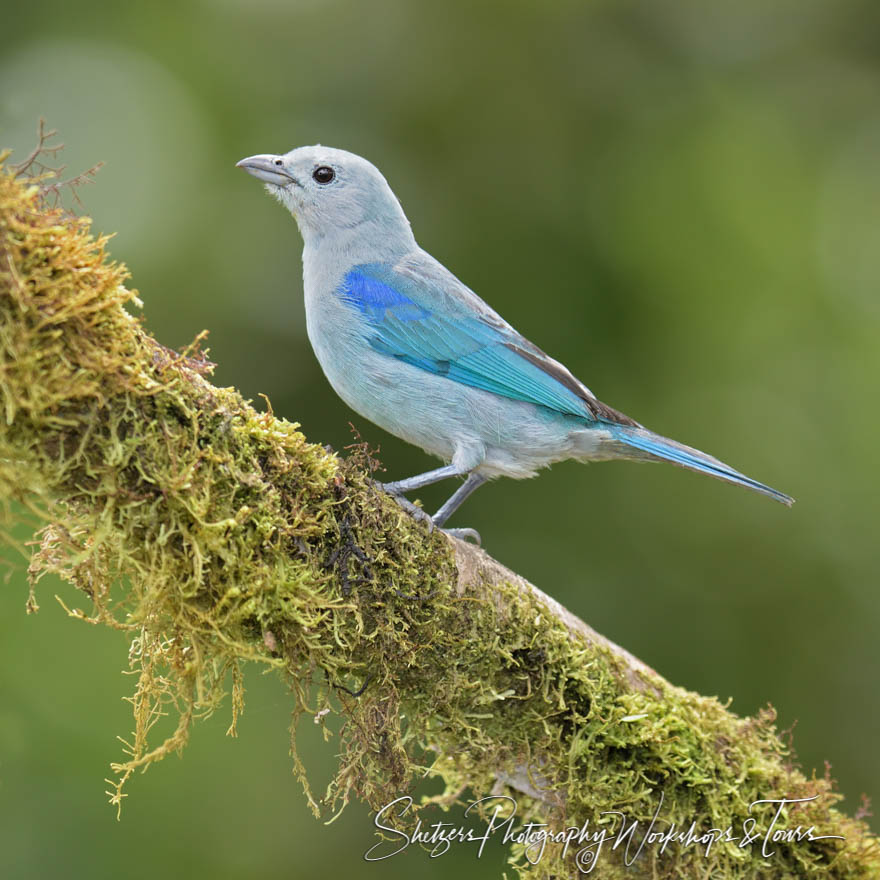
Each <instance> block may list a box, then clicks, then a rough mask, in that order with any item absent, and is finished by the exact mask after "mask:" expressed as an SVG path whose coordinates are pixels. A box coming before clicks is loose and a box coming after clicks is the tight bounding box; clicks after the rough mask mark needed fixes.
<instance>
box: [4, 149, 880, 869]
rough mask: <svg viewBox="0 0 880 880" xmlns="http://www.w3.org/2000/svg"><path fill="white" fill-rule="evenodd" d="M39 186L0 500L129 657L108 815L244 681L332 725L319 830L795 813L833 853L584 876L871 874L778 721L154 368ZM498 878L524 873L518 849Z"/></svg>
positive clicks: (24, 186) (29, 214)
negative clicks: (681, 677)
mask: <svg viewBox="0 0 880 880" xmlns="http://www.w3.org/2000/svg"><path fill="white" fill-rule="evenodd" d="M30 173H33V172H30ZM46 187H47V182H46V181H45V180H43V179H42V178H40V177H37V178H30V179H29V178H27V176H26V174H24V175H23V174H19V175H16V174H15V173H14V171H11V170H10V169H8V168H7V169H6V170H3V169H2V157H0V380H2V383H0V395H2V398H0V407H2V409H0V498H2V499H3V500H4V503H5V504H6V511H7V515H8V516H11V515H12V514H13V513H14V512H15V511H21V510H23V509H25V508H26V509H28V510H30V511H31V512H32V514H31V515H33V514H36V515H38V516H40V517H42V518H43V521H44V523H45V524H44V525H43V527H42V529H41V534H40V540H39V543H38V546H37V547H36V549H35V552H34V553H33V556H32V560H31V566H30V575H31V579H32V583H33V584H36V583H37V582H38V581H39V579H40V578H41V577H42V576H43V575H44V574H45V573H47V572H53V573H56V574H59V575H61V576H62V577H63V578H65V579H66V580H67V581H69V582H70V583H72V584H74V585H75V586H76V587H78V588H79V589H80V590H82V591H83V592H84V593H85V594H86V595H87V596H88V597H89V599H90V601H91V604H92V608H91V611H90V612H89V613H88V615H85V614H83V613H81V612H72V613H75V614H77V615H78V616H82V617H86V618H87V619H89V620H91V621H93V622H98V623H103V624H108V625H110V626H113V627H117V628H120V629H122V630H125V631H126V632H127V633H128V635H129V637H130V641H131V648H130V662H131V665H132V667H133V668H134V669H135V670H136V671H137V672H138V683H137V686H136V690H135V693H134V695H133V697H132V705H133V709H134V719H135V729H134V733H133V735H132V737H131V739H130V741H128V742H127V743H126V751H127V760H125V761H124V762H121V763H119V764H116V765H113V769H114V772H115V779H114V780H113V781H112V783H111V786H112V788H111V792H110V794H111V797H112V799H113V801H114V802H116V803H119V802H120V800H121V798H122V796H123V795H122V786H123V784H124V783H125V781H126V780H127V779H128V778H129V777H130V775H131V774H132V773H133V772H134V771H135V770H137V769H138V768H144V767H146V766H148V765H149V764H150V763H151V762H154V761H156V760H157V759H159V758H161V757H163V756H164V755H165V754H167V753H168V752H170V751H173V750H179V749H180V748H182V746H183V745H184V744H185V742H186V739H187V736H188V733H189V730H190V726H191V724H192V723H193V721H194V720H195V719H196V718H198V717H200V716H203V715H205V714H208V713H210V712H211V711H213V710H214V709H215V708H216V707H217V706H218V705H219V704H220V702H221V700H222V699H223V696H224V688H225V687H227V686H229V685H228V684H227V683H228V682H231V690H232V698H231V703H232V716H233V717H232V727H231V730H232V731H234V728H235V723H236V719H237V717H238V715H239V713H240V712H241V709H242V698H243V687H242V674H241V669H242V664H243V663H244V662H245V661H254V662H257V663H261V664H265V665H267V666H271V667H277V669H278V670H279V671H281V672H282V673H283V674H285V675H286V677H287V680H288V681H289V683H290V685H291V687H292V689H293V692H294V695H295V703H296V710H295V716H296V717H299V716H300V715H301V714H302V713H303V712H307V713H309V714H311V715H312V716H313V717H314V719H315V721H316V722H318V723H321V724H325V725H327V722H328V719H330V718H332V717H333V716H334V715H335V714H338V715H339V716H341V722H342V723H341V729H340V731H339V736H340V737H341V747H340V748H339V749H338V750H339V751H340V753H341V758H340V764H339V768H338V772H337V774H336V777H335V779H334V780H333V782H332V783H331V785H330V787H329V789H328V791H327V792H326V794H325V795H324V796H323V797H321V798H318V797H316V796H314V795H313V794H312V793H311V791H310V789H309V787H308V784H307V783H306V782H305V773H304V772H303V768H302V764H301V763H300V761H299V758H298V757H297V756H296V751H295V745H294V762H295V766H296V768H297V770H298V771H299V772H300V775H301V778H302V779H303V781H304V784H305V787H306V795H307V797H308V798H309V801H310V803H311V804H312V806H313V808H314V809H315V811H316V812H322V813H325V814H335V812H336V811H338V810H339V809H341V808H342V807H343V806H344V805H345V803H346V802H347V801H348V800H349V798H350V797H351V796H353V795H356V796H358V797H360V798H363V799H365V800H366V801H367V802H368V803H369V804H370V805H371V806H372V807H374V808H377V809H378V808H379V807H381V806H384V805H385V804H386V803H388V802H389V801H391V800H392V799H394V798H396V797H398V796H400V795H401V794H403V793H405V792H406V791H408V790H409V789H410V788H411V786H412V785H413V784H414V780H415V779H417V778H420V777H421V776H422V775H424V773H425V772H426V771H429V772H430V773H432V774H435V775H437V776H440V777H442V778H443V780H444V781H445V783H446V796H444V797H442V798H437V799H435V801H437V802H440V803H441V804H442V805H449V804H451V803H453V802H455V800H456V798H458V797H459V796H461V795H462V794H463V792H464V791H465V790H466V789H470V790H471V791H472V792H474V793H475V795H476V796H477V797H480V796H484V795H487V794H489V793H490V792H494V793H514V794H516V797H517V800H518V803H519V815H520V816H522V817H524V818H530V819H533V820H534V821H541V822H549V823H551V824H552V825H553V826H554V827H556V828H561V827H565V826H567V825H580V824H582V823H583V822H584V821H585V820H589V821H590V823H591V827H594V828H597V827H605V826H601V825H597V823H601V822H602V821H604V820H603V819H602V815H601V814H602V813H603V811H612V810H620V811H622V812H623V813H624V814H625V815H626V816H627V818H628V819H629V820H641V821H644V822H646V823H647V822H649V821H650V820H651V818H652V817H653V816H654V813H655V810H656V809H657V807H658V805H659V804H660V802H661V800H660V799H661V796H662V810H661V812H660V819H661V821H662V822H663V823H668V822H675V823H677V824H678V827H679V828H685V829H686V828H687V827H689V826H690V825H691V823H692V822H693V823H695V827H696V829H698V830H702V831H704V830H708V829H712V828H718V829H724V828H727V827H728V826H730V827H732V828H735V829H736V828H741V827H742V823H743V822H744V821H746V820H747V819H748V818H749V816H750V805H751V804H752V803H753V802H754V801H756V800H759V799H762V798H783V797H784V798H788V799H796V798H809V797H813V796H815V798H814V799H813V800H808V801H804V802H802V803H799V804H796V805H792V806H790V807H789V808H787V809H786V810H785V811H784V813H783V815H782V816H781V818H780V821H779V824H778V826H777V827H780V828H789V829H790V828H794V827H796V826H802V827H804V828H806V827H808V826H814V827H815V833H816V835H839V836H841V837H843V838H845V840H838V839H833V838H829V839H822V840H813V841H806V840H801V841H794V842H792V841H788V842H781V843H777V844H775V845H774V847H773V848H774V850H775V855H774V856H773V857H772V858H771V859H770V860H769V861H765V860H764V859H763V858H762V856H761V852H760V847H759V846H755V847H750V848H737V847H736V846H735V845H734V844H729V843H718V844H716V845H715V846H713V847H712V848H711V849H710V851H709V853H708V854H706V853H705V852H703V851H702V850H701V849H699V848H694V847H691V848H687V847H683V846H675V845H672V846H669V847H667V848H666V849H665V851H662V852H661V850H660V849H659V848H658V847H651V848H648V849H646V850H645V852H644V854H643V856H642V857H641V858H640V859H639V860H637V861H636V863H635V864H634V865H633V866H632V867H631V868H626V867H624V866H623V862H622V856H623V851H622V850H619V851H614V852H611V853H609V854H608V855H607V856H605V855H603V857H602V860H601V863H600V864H598V865H597V866H596V869H595V871H594V874H595V875H596V876H603V877H617V876H621V877H622V876H627V877H633V876H654V877H709V876H711V877H715V878H735V877H819V876H822V877H834V878H854V877H863V878H868V877H876V876H878V874H880V849H878V844H877V841H876V839H875V838H873V837H872V836H871V835H870V834H869V832H868V830H867V828H866V826H865V824H864V823H863V822H862V821H861V820H860V819H859V817H858V816H857V817H856V818H854V819H851V818H847V817H846V816H844V815H843V814H842V813H840V812H839V811H838V810H837V809H836V808H835V804H836V802H838V801H839V800H840V795H839V794H837V793H836V792H835V791H833V788H832V783H831V780H830V779H829V778H828V777H827V774H826V775H824V776H820V777H818V778H817V777H816V776H815V775H813V776H812V777H810V778H808V777H806V776H805V775H804V774H803V773H802V772H801V771H800V770H799V769H798V768H797V767H796V766H795V765H794V763H793V759H792V758H791V755H790V752H789V750H788V749H787V747H786V746H785V745H784V744H783V743H782V742H781V741H780V739H779V737H778V736H777V734H776V732H775V730H774V726H773V721H774V715H773V713H772V711H770V710H768V711H765V712H762V713H760V714H759V715H758V716H757V717H755V718H751V719H741V718H738V717H736V716H735V715H733V714H732V713H730V712H728V711H727V710H726V708H725V707H724V706H722V705H720V704H719V703H718V701H717V700H715V699H714V698H708V697H702V696H699V695H697V694H693V693H689V692H687V691H684V690H682V689H680V688H677V687H674V686H672V685H671V684H669V683H668V682H666V681H664V680H663V679H662V678H661V677H660V676H659V675H657V674H656V673H655V672H654V671H653V670H651V669H649V668H648V667H647V666H645V664H643V663H641V662H639V661H638V660H636V659H635V658H633V657H632V656H630V655H629V654H628V653H626V652H625V651H623V650H622V649H620V648H617V647H616V646H614V645H613V644H611V643H610V642H608V641H607V640H606V639H604V638H602V637H601V636H599V635H598V634H597V633H595V632H593V630H591V629H590V628H589V627H587V626H586V625H585V624H583V623H582V622H581V621H580V620H578V619H577V618H575V617H574V616H573V615H571V614H570V613H569V612H567V611H566V610H565V609H563V608H562V607H561V606H560V605H558V603H556V602H554V601H553V600H551V599H549V598H548V597H547V596H545V595H543V594H542V593H541V592H539V591H538V590H537V589H535V588H534V587H532V586H531V585H530V584H528V583H527V582H525V581H524V580H523V579H522V578H520V577H518V576H517V575H515V574H513V573H512V572H510V571H508V570H506V569H505V568H503V567H502V566H500V565H499V564H498V563H496V562H494V561H493V560H492V559H490V558H489V557H488V556H487V555H486V554H485V553H483V552H481V551H480V550H478V549H476V548H474V547H472V546H469V545H465V544H462V543H460V542H456V541H451V540H450V539H448V538H447V537H446V536H445V535H443V534H440V533H437V532H435V533H433V534H429V533H428V532H427V531H426V529H425V526H424V525H423V524H421V523H417V522H415V521H414V520H412V519H411V518H410V517H409V516H408V515H407V514H406V513H404V512H403V511H402V510H401V509H400V508H399V507H398V506H397V505H396V504H395V503H394V502H393V501H392V500H390V499H389V498H387V497H386V496H384V495H383V494H381V493H379V492H377V491H376V490H375V489H374V488H373V485H372V482H371V479H370V461H369V457H368V456H367V455H366V454H365V453H364V452H363V451H361V452H359V453H357V454H355V455H354V456H352V457H351V458H350V459H348V460H341V459H339V458H338V457H337V456H335V455H333V454H331V453H330V452H328V451H326V450H325V449H324V448H323V447H322V446H320V445H317V444H314V443H310V442H308V441H307V440H306V438H305V437H304V436H303V435H302V433H301V432H300V431H299V430H298V427H297V425H295V424H291V423H289V422H286V421H284V420H283V419H279V418H276V417H275V416H274V415H272V413H271V412H269V413H259V412H257V411H255V410H254V409H253V408H251V407H250V406H249V405H248V403H247V402H246V401H244V400H243V399H242V398H241V396H240V395H239V394H238V393H237V392H236V391H235V390H233V389H228V388H216V387H214V386H212V385H211V384H210V383H209V382H208V381H207V379H206V378H205V376H206V374H207V373H209V372H210V367H211V365H210V364H209V363H208V362H207V361H206V360H205V359H204V357H203V356H202V355H201V354H199V352H198V350H197V348H194V349H193V350H192V351H188V352H185V353H183V354H177V353H175V352H173V351H170V350H169V349H167V348H165V347H163V346H162V345H160V344H159V343H158V342H156V341H155V340H154V339H152V338H151V337H150V336H149V335H148V334H147V333H146V332H145V331H144V330H143V328H142V326H141V324H140V323H139V322H138V320H136V319H135V318H134V317H132V316H131V315H130V314H129V312H128V311H126V308H125V307H126V306H129V307H139V305H140V304H139V302H138V300H137V298H136V296H135V293H134V292H132V291H130V290H128V289H126V287H125V286H124V282H125V281H126V278H127V273H126V271H125V269H124V267H122V266H121V265H119V264H117V263H113V262H110V261H108V259H107V257H106V254H105V245H106V240H105V239H102V238H98V239H95V238H93V237H91V236H90V234H89V230H88V221H87V220H86V219H74V218H72V217H70V216H68V215H66V214H64V213H63V212H61V211H60V210H58V209H55V208H52V207H50V206H48V205H47V203H46V200H45V198H44V195H45V190H46ZM11 502H18V504H15V505H13V504H11ZM28 607H29V609H30V610H36V607H37V606H36V601H35V599H34V598H33V595H32V596H31V598H30V600H29V605H28ZM169 714H171V715H172V716H173V717H175V718H176V719H177V722H176V727H174V729H173V730H172V731H171V732H170V735H168V736H165V737H158V739H159V740H160V741H159V742H158V744H156V743H155V742H154V739H155V735H156V729H155V727H154V725H156V724H157V722H160V721H161V720H162V719H163V717H164V716H166V715H169ZM294 729H295V725H294ZM325 729H326V730H327V732H328V735H329V726H327V727H326V728H325ZM151 732H152V733H153V735H154V736H153V737H151ZM754 815H756V818H758V820H759V821H763V820H765V819H767V818H768V814H767V813H766V811H765V812H764V813H758V814H754ZM607 821H608V822H610V821H611V818H610V817H609V818H607ZM663 827H666V826H665V825H664V826H663ZM655 830H656V826H655ZM609 846H610V845H609ZM573 852H574V850H570V851H569V854H568V855H567V856H565V857H563V855H562V848H561V847H555V848H548V850H547V852H546V853H545V856H544V858H543V859H542V860H541V862H540V864H539V865H538V866H537V868H535V869H534V872H535V873H536V875H539V876H558V875H560V874H568V873H575V872H576V870H577V868H576V865H575V863H574V861H573V860H572V855H573ZM512 858H513V859H514V860H515V861H516V862H517V864H518V866H520V867H522V866H526V867H528V866H527V863H526V859H525V854H524V851H523V849H522V847H519V848H515V849H514V853H513V857H512ZM581 867H584V863H582V864H581Z"/></svg>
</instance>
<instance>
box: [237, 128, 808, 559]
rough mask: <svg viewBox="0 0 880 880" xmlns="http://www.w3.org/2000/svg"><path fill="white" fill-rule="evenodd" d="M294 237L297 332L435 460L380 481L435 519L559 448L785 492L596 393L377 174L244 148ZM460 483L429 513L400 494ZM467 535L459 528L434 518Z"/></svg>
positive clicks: (371, 408) (325, 364)
mask: <svg viewBox="0 0 880 880" xmlns="http://www.w3.org/2000/svg"><path fill="white" fill-rule="evenodd" d="M237 167H239V168H242V169H244V170H245V171H247V172H248V173H249V174H251V175H253V176H254V177H256V178H257V179H258V180H260V181H262V182H263V183H264V184H265V186H266V189H267V190H268V192H269V193H270V194H271V195H273V196H275V197H276V198H277V199H278V200H279V201H280V202H281V203H282V205H284V206H285V207H286V208H287V209H288V210H289V211H290V213H291V214H292V215H293V217H294V218H295V220H296V222H297V225H298V226H299V231H300V234H301V236H302V240H303V253H302V266H303V292H304V298H305V314H306V329H307V332H308V337H309V340H310V342H311V344H312V347H313V349H314V352H315V355H316V357H317V359H318V362H319V363H320V365H321V368H322V369H323V371H324V374H325V375H326V377H327V379H328V381H329V382H330V385H331V386H332V387H333V389H334V390H335V391H336V393H337V394H338V395H339V396H340V397H341V398H342V400H343V401H345V403H347V404H348V405H349V406H350V407H351V408H352V409H353V410H355V411H356V412H357V413H359V414H360V415H361V416H363V417H364V418H366V419H369V420H370V421H371V422H373V423H374V424H376V425H378V426H380V427H381V428H384V429H385V430H386V431H388V432H389V433H391V434H394V435H395V436H397V437H400V438H402V439H403V440H405V441H407V442H409V443H412V444H414V445H416V446H420V447H421V448H422V449H424V450H425V451H426V452H428V453H430V454H432V455H435V456H437V457H438V458H440V459H441V460H442V461H443V462H445V464H443V465H442V466H441V467H437V468H433V469H431V470H429V471H426V472H425V473H420V474H416V475H415V476H413V477H409V478H407V479H401V480H396V481H393V482H389V483H385V484H384V486H383V488H384V489H385V490H386V491H387V492H389V493H390V494H392V495H393V496H394V497H395V498H397V499H398V501H399V502H400V503H401V504H402V505H403V506H404V507H406V508H407V509H409V510H412V511H413V512H419V513H421V515H422V516H424V517H425V518H428V519H429V521H430V524H431V525H432V526H437V527H440V528H442V527H443V526H444V525H445V524H446V522H447V521H448V519H449V518H450V517H451V516H452V514H453V513H455V512H456V511H457V510H458V508H459V507H460V506H461V504H462V503H463V502H464V500H465V499H466V498H467V497H468V496H469V495H470V494H471V493H472V492H473V491H474V490H475V489H477V488H478V487H479V486H481V485H483V483H485V482H486V481H487V480H490V479H492V478H495V477H499V476H507V477H512V478H515V479H522V478H525V477H532V476H534V475H535V474H536V473H537V472H538V471H539V470H540V469H542V468H544V467H547V466H549V465H551V464H554V463H556V462H559V461H563V460H566V459H576V460H579V461H586V462H589V461H599V460H607V459H631V460H637V461H667V462H671V463H672V464H675V465H679V466H680V467H684V468H688V469H690V470H692V471H698V472H700V473H703V474H708V475H710V476H713V477H717V478H718V479H720V480H725V481H727V482H729V483H734V484H737V485H740V486H745V487H747V488H749V489H752V490H754V491H756V492H760V493H762V494H764V495H767V496H769V497H770V498H773V499H775V500H777V501H780V502H782V503H783V504H786V505H788V506H791V504H792V503H793V499H792V498H791V497H789V496H788V495H786V494H784V493H782V492H779V491H777V490H776V489H773V488H771V487H770V486H767V485H765V484H763V483H760V482H758V481H757V480H754V479H752V478H751V477H747V476H746V475H745V474H742V473H740V472H739V471H737V470H735V469H734V468H732V467H730V466H729V465H727V464H725V463H724V462H722V461H719V460H718V459H717V458H713V457H712V456H711V455H707V454H706V453H705V452H701V451H700V450H698V449H694V448H692V447H690V446H685V445H684V444H682V443H678V442H677V441H675V440H670V439H668V438H666V437H663V436H661V435H659V434H655V433H653V432H652V431H649V430H648V429H647V428H645V427H643V426H642V425H640V424H639V423H638V422H636V421H635V420H634V419H631V418H630V417H629V416H627V415H624V414H623V413H621V412H619V411H617V410H615V409H613V408H612V407H610V406H608V405H606V404H604V403H602V402H601V401H600V400H599V399H598V398H597V397H596V396H595V395H594V394H593V392H592V391H590V389H589V388H588V387H587V386H586V385H584V384H583V383H582V382H581V381H579V380H578V379H577V378H575V376H574V375H573V374H572V373H571V372H570V371H569V370H568V369H567V368H566V367H565V366H563V365H562V364H561V363H560V362H559V361H556V360H554V359H553V358H552V357H550V356H549V355H547V354H545V352H543V351H542V350H541V349H540V348H538V347H537V346H536V345H534V344H533V343H531V342H529V340H528V339H526V338H525V337H524V336H522V335H521V334H520V333H518V332H517V331H516V330H515V329H514V328H513V327H512V326H511V325H510V324H508V323H507V321H505V320H504V318H502V317H501V316H500V315H499V314H498V313H497V312H496V311H494V310H493V309H492V308H491V307H490V306H489V305H487V304H486V303H485V302H484V301H483V300H482V299H480V297H479V296H477V294H476V293H474V292H473V291H472V290H471V289H470V288H469V287H467V286H466V285H465V284H464V283H463V282H462V281H460V280H459V279H458V278H457V277H456V276H455V275H453V274H452V272H450V271H449V270H448V269H447V268H446V267H445V266H443V265H442V264H441V263H440V262H439V261H438V260H436V259H434V257H432V256H431V255H430V254H429V253H427V251H425V250H423V249H422V248H421V247H420V246H419V245H418V244H417V242H416V239H415V237H414V236H413V232H412V229H411V227H410V223H409V220H408V219H407V217H406V215H405V214H404V211H403V208H402V206H401V204H400V202H399V200H398V199H397V197H396V196H395V194H394V192H393V191H392V190H391V187H390V186H389V185H388V183H387V181H386V180H385V178H384V176H383V175H382V174H381V172H380V171H379V170H378V168H376V167H375V166H374V165H373V164H371V163H370V162H369V161H367V160H366V159H364V158H362V157H361V156H358V155H356V154H354V153H350V152H348V151H346V150H341V149H335V148H332V147H324V146H321V145H315V146H304V147H297V148H295V149H293V150H290V151H289V152H287V153H284V154H271V153H263V154H258V155H254V156H248V157H247V158H245V159H242V160H241V161H240V162H238V163H237ZM451 478H463V482H462V483H461V485H460V486H459V487H458V488H457V489H456V490H455V491H454V492H453V494H452V495H451V496H450V497H449V498H448V500H447V501H446V502H445V503H444V504H443V505H442V506H441V507H440V508H439V510H438V511H437V512H436V513H435V514H434V515H433V517H427V514H424V513H422V512H421V510H420V508H416V507H415V505H413V504H411V503H410V502H407V500H406V499H405V497H404V496H405V495H406V494H408V493H411V492H416V491H418V490H420V489H423V488H424V487H425V486H428V485H431V484H433V483H437V482H440V481H441V480H446V479H451ZM444 531H447V532H449V533H450V534H453V535H455V536H457V537H462V538H470V539H471V540H475V541H476V542H477V543H479V541H480V536H479V533H478V532H476V531H475V530H474V529H468V528H461V529H444Z"/></svg>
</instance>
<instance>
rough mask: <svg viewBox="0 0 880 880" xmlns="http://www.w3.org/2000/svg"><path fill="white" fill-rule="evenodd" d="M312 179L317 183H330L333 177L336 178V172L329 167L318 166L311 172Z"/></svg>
mask: <svg viewBox="0 0 880 880" xmlns="http://www.w3.org/2000/svg"><path fill="white" fill-rule="evenodd" d="M312 177H313V178H314V179H315V180H316V181H317V182H318V183H322V184H325V183H330V181H331V180H333V178H334V177H336V172H335V171H334V170H333V169H332V168H331V167H330V166H329V165H319V166H318V167H317V168H316V169H315V170H314V171H313V172H312Z"/></svg>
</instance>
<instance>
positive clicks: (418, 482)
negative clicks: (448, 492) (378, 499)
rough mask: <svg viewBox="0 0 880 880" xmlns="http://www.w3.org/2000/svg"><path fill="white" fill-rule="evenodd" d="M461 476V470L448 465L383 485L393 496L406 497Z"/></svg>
mask: <svg viewBox="0 0 880 880" xmlns="http://www.w3.org/2000/svg"><path fill="white" fill-rule="evenodd" d="M461 475H462V470H461V468H459V467H457V466H456V465H454V464H447V465H445V466H444V467H439V468H435V469H434V470H432V471H426V472H425V473H424V474H416V475H415V476H414V477H409V478H408V479H406V480H397V481H396V482H394V483H382V488H383V489H384V490H385V491H386V492H388V493H389V494H391V495H405V494H406V493H407V492H413V491H415V490H416V489H423V488H424V487H425V486H430V485H431V484H432V483H439V482H440V480H448V479H449V478H450V477H460V476H461Z"/></svg>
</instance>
